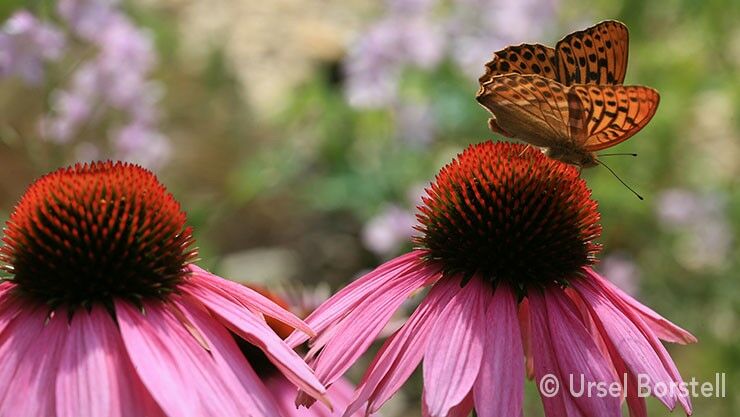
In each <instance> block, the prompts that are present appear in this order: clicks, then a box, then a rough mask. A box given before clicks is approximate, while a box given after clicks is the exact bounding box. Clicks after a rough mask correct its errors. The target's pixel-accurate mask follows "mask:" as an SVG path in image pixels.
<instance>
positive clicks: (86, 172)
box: [0, 162, 325, 417]
mask: <svg viewBox="0 0 740 417" xmlns="http://www.w3.org/2000/svg"><path fill="white" fill-rule="evenodd" d="M185 222H186V217H185V213H183V212H182V211H181V210H180V205H179V204H178V203H177V202H176V201H175V199H174V198H173V197H172V195H171V194H170V193H169V192H167V190H166V189H165V188H164V186H162V185H161V184H160V183H159V182H158V181H157V178H156V177H155V176H154V175H153V174H152V173H150V172H149V171H146V170H144V169H143V168H140V167H137V166H134V165H130V164H124V163H115V164H114V163H111V162H105V163H93V164H90V165H75V166H74V167H71V168H66V169H61V170H58V171H56V172H53V173H51V174H48V175H46V176H44V177H42V178H41V179H39V180H38V181H36V182H35V183H34V184H33V185H31V186H30V187H29V189H28V190H27V191H26V193H25V195H24V196H23V198H22V199H21V200H20V202H19V203H18V205H17V206H16V208H15V211H14V212H13V214H12V215H11V217H10V220H9V221H8V223H7V228H6V231H5V237H4V239H3V241H4V243H5V245H4V246H3V247H2V248H0V264H2V266H3V269H5V270H6V271H7V272H9V273H10V274H11V277H10V278H9V279H7V280H6V281H5V282H2V283H1V284H0V358H2V359H0V360H1V361H2V366H0V415H3V416H6V415H7V416H28V417H35V416H39V417H49V416H74V417H81V416H132V417H134V416H137V417H138V416H147V417H149V416H218V417H222V416H257V417H261V416H280V411H279V410H278V409H277V407H276V406H275V405H274V404H273V403H272V402H270V401H269V399H268V398H269V395H267V389H266V388H265V386H264V384H263V383H262V382H261V381H260V379H259V377H258V376H257V375H256V373H255V371H254V370H253V369H252V367H251V366H250V365H249V364H248V363H247V361H246V360H245V359H244V356H243V355H242V354H241V352H240V351H239V348H238V347H237V344H236V342H235V337H236V338H237V339H244V340H246V341H248V342H249V343H251V344H253V345H254V346H257V347H258V348H259V349H260V350H261V351H262V352H264V354H265V356H266V357H267V358H268V359H269V361H270V362H271V363H273V364H274V366H275V367H276V368H278V369H279V370H280V372H282V373H283V374H284V375H285V377H286V378H287V379H288V380H290V381H291V382H293V383H294V384H295V385H297V386H298V387H300V389H302V390H305V391H306V392H308V393H309V395H311V396H314V397H317V398H319V399H321V400H322V401H324V400H325V399H324V398H323V395H324V392H325V389H324V388H323V387H322V385H321V384H320V383H319V382H318V380H317V379H316V377H315V376H314V375H313V373H312V371H311V370H310V368H309V367H308V366H307V365H306V364H305V363H304V362H303V361H302V360H301V359H300V357H298V356H297V355H296V354H295V353H294V352H293V350H291V349H290V348H289V347H288V346H287V345H286V344H285V343H283V342H282V340H281V339H280V338H279V337H278V336H277V335H276V334H275V333H274V332H273V331H272V330H271V329H270V327H269V326H268V325H267V324H266V323H265V320H264V318H263V316H262V314H265V315H267V316H272V317H274V318H276V319H278V320H280V321H283V322H285V323H287V324H288V325H290V326H293V327H295V328H297V329H299V330H301V331H305V332H307V333H309V334H310V333H311V329H310V328H308V326H306V325H305V323H303V322H302V321H301V320H299V319H298V318H297V317H295V316H294V315H292V314H290V313H288V312H287V311H285V310H284V309H282V308H280V307H279V306H278V305H276V304H275V303H274V302H272V301H270V300H268V299H267V298H265V297H263V296H261V295H259V294H258V293H256V292H255V291H252V290H249V289H247V288H244V287H242V286H240V285H238V284H236V283H232V282H229V281H227V280H224V279H222V278H219V277H216V276H214V275H211V274H210V273H208V272H206V271H204V270H203V269H200V268H198V267H197V266H195V265H192V264H190V262H191V261H192V260H193V259H194V257H195V255H196V251H195V250H193V249H191V245H192V243H193V239H192V235H191V230H190V228H186V227H185ZM233 335H235V336H233Z"/></svg>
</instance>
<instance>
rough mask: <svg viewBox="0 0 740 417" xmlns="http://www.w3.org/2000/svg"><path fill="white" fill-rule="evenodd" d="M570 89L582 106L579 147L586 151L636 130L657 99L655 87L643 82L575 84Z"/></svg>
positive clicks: (616, 141)
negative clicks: (582, 128)
mask: <svg viewBox="0 0 740 417" xmlns="http://www.w3.org/2000/svg"><path fill="white" fill-rule="evenodd" d="M571 91H572V92H573V93H574V94H576V95H577V96H578V97H579V98H580V101H581V105H582V107H583V111H584V116H585V118H584V120H585V121H586V122H587V123H586V136H587V137H586V139H585V141H584V142H583V147H584V148H585V149H586V150H588V151H590V152H593V151H598V150H601V149H605V148H609V147H611V146H614V145H616V144H618V143H620V142H623V141H625V140H627V139H628V138H630V137H631V136H632V135H634V134H635V133H637V132H639V131H640V130H641V129H642V128H643V127H645V125H646V124H647V123H648V122H649V121H650V119H652V117H653V115H654V114H655V111H656V110H657V108H658V103H659V102H660V96H659V95H658V92H657V91H656V90H654V89H652V88H650V87H643V86H622V85H615V86H610V85H599V86H596V85H575V86H573V87H571Z"/></svg>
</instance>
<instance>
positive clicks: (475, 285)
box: [422, 277, 491, 417]
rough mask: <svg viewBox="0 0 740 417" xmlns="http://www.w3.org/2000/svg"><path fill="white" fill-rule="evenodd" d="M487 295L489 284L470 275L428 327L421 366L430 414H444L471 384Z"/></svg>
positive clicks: (477, 365) (478, 360) (478, 362)
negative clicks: (428, 337) (429, 334)
mask: <svg viewBox="0 0 740 417" xmlns="http://www.w3.org/2000/svg"><path fill="white" fill-rule="evenodd" d="M455 281H457V280H455ZM490 299H491V287H490V286H489V285H488V284H487V283H485V282H483V280H482V279H480V278H479V277H473V279H471V280H470V282H468V283H467V284H466V285H465V286H464V287H462V288H461V289H460V290H459V291H458V293H457V294H455V295H454V296H453V297H452V299H451V300H450V301H449V303H448V304H447V307H445V309H444V310H443V311H442V313H440V314H439V316H438V318H437V320H436V322H435V324H434V326H433V327H432V330H431V336H430V337H431V339H430V340H429V344H428V345H427V350H426V352H425V354H424V364H423V367H422V368H423V370H424V391H425V392H426V394H427V396H426V404H427V407H428V408H429V414H430V415H431V416H433V417H444V416H447V414H448V413H449V411H450V409H451V408H452V407H454V406H455V405H457V404H460V402H461V401H462V400H463V399H464V398H465V396H466V395H468V393H469V392H470V390H471V388H472V387H473V383H474V382H475V379H476V377H477V376H478V371H479V369H480V366H481V360H482V357H483V346H484V345H485V335H486V329H487V328H488V325H487V323H486V321H485V320H486V308H487V306H488V304H487V303H488V301H489V300H490Z"/></svg>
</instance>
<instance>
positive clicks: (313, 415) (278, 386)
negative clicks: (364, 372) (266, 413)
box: [265, 374, 363, 417]
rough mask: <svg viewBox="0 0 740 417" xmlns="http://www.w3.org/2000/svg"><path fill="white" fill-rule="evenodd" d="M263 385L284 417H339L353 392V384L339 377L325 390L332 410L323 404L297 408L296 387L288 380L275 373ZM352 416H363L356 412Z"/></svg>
mask: <svg viewBox="0 0 740 417" xmlns="http://www.w3.org/2000/svg"><path fill="white" fill-rule="evenodd" d="M265 385H266V386H267V389H268V390H269V391H270V394H271V395H272V398H273V399H274V401H275V403H276V405H277V406H278V408H279V409H280V411H281V412H282V415H283V416H284V417H340V416H341V415H342V410H344V408H345V407H347V404H349V402H350V399H351V397H352V393H353V392H354V386H353V385H352V384H351V383H350V382H349V381H347V380H346V379H344V378H339V379H338V380H336V382H334V384H332V386H331V387H329V388H328V389H327V391H326V396H327V398H329V400H330V401H331V403H332V404H333V405H334V411H332V410H330V409H328V408H327V407H325V406H323V405H321V406H317V407H311V408H298V409H297V408H296V407H295V405H294V400H295V394H296V389H295V386H294V385H293V384H292V383H290V381H288V380H287V379H285V378H284V377H283V376H282V375H279V374H276V375H272V376H270V377H269V378H268V379H267V380H266V381H265ZM353 417H363V416H362V415H361V414H360V413H357V414H356V415H355V416H353Z"/></svg>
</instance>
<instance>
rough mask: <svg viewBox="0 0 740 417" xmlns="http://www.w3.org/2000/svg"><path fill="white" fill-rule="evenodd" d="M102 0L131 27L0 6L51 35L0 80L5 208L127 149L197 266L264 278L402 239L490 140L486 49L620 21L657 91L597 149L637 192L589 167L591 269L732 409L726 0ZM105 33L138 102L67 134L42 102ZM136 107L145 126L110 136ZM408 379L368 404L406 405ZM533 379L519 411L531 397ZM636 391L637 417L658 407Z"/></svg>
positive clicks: (733, 294)
mask: <svg viewBox="0 0 740 417" xmlns="http://www.w3.org/2000/svg"><path fill="white" fill-rule="evenodd" d="M62 3H63V2H60V5H61V4H62ZM67 3H69V2H67ZM82 3H88V4H89V5H94V3H95V2H94V1H93V0H87V1H86V2H82ZM103 3H105V2H103ZM112 4H113V6H110V7H113V8H114V9H115V12H116V13H119V14H120V15H121V16H123V17H122V18H123V19H125V21H126V22H128V23H127V24H129V26H130V27H128V29H127V30H130V33H133V34H138V35H137V36H139V37H140V39H139V43H138V44H135V45H130V44H128V43H127V42H128V41H129V39H128V38H127V36H128V35H127V34H128V33H129V32H126V31H125V30H124V31H122V32H121V33H122V34H121V36H120V37H119V38H115V39H104V40H100V39H97V38H96V37H95V36H94V34H93V35H91V34H85V32H84V30H80V28H79V26H76V25H80V24H81V23H80V21H73V20H71V18H70V17H69V16H67V15H64V13H63V12H60V11H59V10H58V9H57V5H56V4H55V3H53V2H50V1H30V2H29V1H23V0H5V1H3V2H2V4H0V18H1V19H0V20H2V21H5V20H6V19H8V18H10V17H11V16H12V15H13V14H14V13H15V12H16V11H17V10H19V9H21V8H25V9H26V10H29V11H30V12H31V13H33V14H34V15H35V16H37V17H38V19H39V20H40V21H43V22H48V23H49V24H50V25H54V27H56V29H55V30H57V31H58V32H59V34H60V35H61V36H63V37H64V38H65V39H66V40H65V47H64V53H63V54H62V55H61V56H58V57H53V58H50V59H44V61H43V63H42V67H43V75H42V77H41V78H40V79H39V80H36V81H34V82H29V81H28V80H24V79H23V77H20V76H18V74H4V76H3V77H2V79H0V220H2V221H4V220H5V219H6V218H7V216H8V214H9V212H10V211H11V210H12V208H13V205H14V203H15V201H17V199H18V198H19V197H20V195H21V194H22V193H23V190H24V189H25V187H26V186H27V185H28V184H29V183H30V182H31V181H32V180H33V179H34V178H36V177H37V176H39V175H40V174H43V173H45V172H48V171H51V170H54V169H56V168H58V167H60V166H63V165H67V164H70V163H73V162H75V161H78V160H87V159H89V158H91V157H92V158H125V159H130V160H134V161H140V162H143V163H145V164H146V165H148V166H150V167H151V168H152V169H154V170H155V171H156V172H157V173H158V174H159V176H160V178H161V179H162V181H163V182H164V183H165V184H166V185H167V186H168V187H169V189H170V190H171V191H172V192H173V193H174V194H175V196H176V197H177V198H178V199H179V201H180V202H181V203H182V204H183V207H184V209H185V210H186V211H187V212H188V214H189V221H190V223H191V224H192V225H193V226H194V227H195V230H196V238H197V244H198V246H199V247H200V252H201V259H202V261H201V264H202V265H204V266H206V267H209V268H211V269H213V270H214V271H216V272H218V273H220V274H223V275H225V276H227V277H229V278H232V279H235V280H240V281H256V282H263V283H265V284H266V285H268V286H279V285H284V284H285V283H287V282H301V283H303V284H304V285H306V286H308V287H311V286H313V285H317V284H319V283H321V282H327V283H328V284H329V285H330V286H331V287H332V288H338V287H340V286H341V285H343V283H346V282H348V281H349V280H350V279H352V278H353V277H355V276H357V275H358V274H359V273H361V272H362V271H365V270H367V269H370V268H373V267H374V266H377V265H378V264H379V263H381V262H382V261H384V260H386V259H389V258H391V257H393V256H395V255H398V254H400V253H402V252H404V251H406V250H408V249H409V248H410V247H411V246H410V243H409V237H410V236H411V235H412V234H413V230H412V229H411V227H412V226H413V215H414V206H415V204H416V203H417V201H418V199H419V196H420V194H421V192H422V190H423V187H425V186H426V185H427V184H428V182H429V181H430V180H431V179H432V178H433V176H434V175H435V173H436V171H437V170H438V169H439V168H440V167H441V166H442V165H443V164H445V163H446V162H448V161H449V160H450V159H451V158H452V157H453V156H454V155H455V154H456V153H458V152H460V151H461V150H462V149H463V148H464V147H465V146H467V145H468V144H471V143H476V142H480V141H483V140H487V139H500V138H496V137H495V136H494V135H492V134H491V133H490V132H489V131H488V129H487V126H486V120H487V117H488V114H487V112H486V111H485V110H484V109H482V108H481V107H480V106H478V104H477V103H476V102H475V100H474V95H475V92H476V90H477V81H476V79H477V76H478V75H480V74H482V72H483V71H482V69H483V64H484V63H485V62H486V61H487V60H488V59H489V57H490V56H491V53H492V52H493V51H494V50H497V49H501V48H503V47H504V46H506V45H507V44H510V43H512V44H518V43H521V42H540V43H544V44H548V45H554V44H555V42H556V41H557V40H559V39H560V38H561V37H562V36H564V35H565V34H567V33H570V32H572V31H574V30H578V29H582V28H585V27H587V26H590V25H592V24H594V23H596V22H598V21H601V20H604V19H618V20H621V21H622V22H624V23H626V24H627V26H628V27H629V29H630V57H629V66H628V73H627V80H626V84H644V85H648V86H651V87H654V88H656V89H658V90H659V91H660V93H661V103H660V107H659V109H658V112H657V114H656V116H655V117H654V119H653V120H652V122H651V123H650V124H649V125H648V126H647V127H646V128H644V129H643V130H642V131H641V132H640V133H639V134H637V135H636V136H635V137H633V138H632V139H630V140H628V141H627V142H624V143H623V144H620V145H619V146H617V147H615V148H613V149H614V151H617V152H618V151H622V152H637V153H638V154H639V156H638V157H637V158H630V157H614V158H611V159H608V162H609V164H610V166H611V167H612V168H613V169H614V170H615V171H616V172H617V173H619V174H620V176H621V177H622V178H623V179H624V180H625V181H627V182H628V183H629V184H631V185H632V186H634V187H635V188H636V189H637V190H638V192H640V193H641V194H642V195H643V196H644V197H645V201H639V200H638V199H636V198H635V197H634V196H633V195H632V194H631V193H630V192H629V191H628V190H626V189H625V188H624V187H623V186H621V185H620V184H619V183H618V182H617V180H616V179H615V178H613V177H612V176H611V175H610V174H609V173H608V172H607V171H606V170H605V169H603V168H594V169H590V170H587V171H584V174H583V175H584V177H585V178H586V179H587V181H588V184H589V186H590V187H591V188H592V189H593V195H594V197H595V198H596V199H597V200H598V202H599V205H600V209H601V213H602V223H603V226H604V233H603V236H602V238H601V240H600V241H601V243H603V245H604V251H603V253H602V255H601V259H602V262H601V264H600V265H599V266H598V269H600V270H601V271H602V272H603V273H604V274H605V275H606V276H607V277H608V278H610V279H612V280H613V281H615V282H617V283H618V285H620V286H621V287H622V288H624V289H626V290H627V291H628V292H630V293H632V294H634V295H635V296H636V297H637V298H638V299H640V300H641V301H643V302H645V303H646V304H647V305H649V306H651V307H653V308H654V309H655V310H657V311H658V312H660V313H662V314H663V315H665V316H666V317H668V318H669V319H671V320H673V321H674V322H676V323H678V324H679V325H681V326H683V327H685V328H686V329H688V330H690V331H692V332H693V333H694V334H695V335H696V336H697V337H698V338H699V343H698V344H695V345H692V346H670V347H669V349H670V351H671V353H672V355H673V356H674V358H675V359H676V362H677V364H678V366H679V369H680V370H681V373H682V375H683V376H684V377H685V378H686V379H690V378H691V377H696V378H697V379H698V380H700V381H713V380H714V375H715V373H726V374H727V397H726V398H696V399H694V409H695V415H698V416H735V415H738V414H739V413H740V396H738V394H739V393H740V389H739V388H738V386H739V385H738V384H740V332H739V331H738V326H739V325H740V317H739V315H738V312H739V311H740V282H738V281H739V280H740V276H739V274H738V271H739V270H740V248H739V247H738V245H737V238H736V237H737V233H738V230H739V229H740V187H738V175H739V174H740V119H739V118H738V114H740V25H738V23H740V2H738V1H734V0H708V1H699V0H668V1H660V2H658V1H639V0H625V1H621V2H620V1H607V0H599V1H592V2H575V1H568V0H561V1H555V0H552V1H534V0H527V1H522V2H519V1H517V0H508V1H504V0H455V1H453V0H445V1H432V0H428V1H425V0H394V1H390V2H388V3H381V2H376V1H372V0H347V1H342V0H321V1H313V2H304V1H300V0H265V1H262V2H257V1H253V0H241V1H239V0H215V1H188V0H137V1H128V2H123V3H119V4H117V3H116V2H112ZM60 7H61V6H60ZM91 7H92V6H91ZM4 30H5V31H6V32H7V31H8V30H9V26H8V24H6V26H5V29H4ZM11 32H12V30H11ZM116 42H118V43H116ZM122 45H123V46H122ZM126 47H130V48H129V49H126ZM106 48H109V49H110V50H111V51H114V52H115V51H117V50H116V49H115V48H122V49H123V50H124V53H122V56H121V57H118V58H117V59H118V60H113V61H111V62H108V64H109V65H110V66H111V68H108V69H106V71H108V72H109V75H110V74H113V76H112V78H109V79H107V80H105V79H103V80H102V81H100V84H96V87H95V88H97V89H104V88H108V87H110V84H111V83H116V82H117V80H118V79H119V78H117V77H120V76H121V75H119V72H120V73H123V74H124V75H125V73H126V71H129V70H130V68H129V64H130V65H132V66H133V65H135V64H134V63H135V62H139V61H137V60H141V62H143V63H142V64H141V68H140V70H139V73H138V75H137V77H139V78H140V79H143V80H144V81H145V82H144V83H143V84H142V83H138V81H136V80H135V81H136V82H134V81H132V85H131V86H130V87H126V90H125V91H124V93H127V92H138V93H139V94H142V97H143V98H142V97H139V99H140V100H142V101H141V102H142V103H144V104H138V103H139V102H136V103H134V104H131V105H129V104H126V105H123V104H120V103H118V104H116V103H115V102H107V101H106V100H105V99H100V100H98V101H95V102H94V104H93V105H90V103H88V106H87V108H86V109H87V113H92V115H91V114H87V113H86V114H84V115H82V116H80V115H78V117H79V118H80V120H78V123H77V124H76V125H74V126H73V128H71V131H70V132H71V133H70V132H68V133H67V136H66V137H62V136H64V135H62V136H59V137H56V138H54V137H53V136H54V135H53V134H49V133H48V132H47V133H44V128H43V126H46V125H44V123H45V122H44V120H52V119H53V120H56V121H57V122H59V119H60V118H63V117H72V116H73V115H74V112H73V110H74V109H75V108H76V107H73V106H72V104H70V103H73V102H72V101H71V100H67V101H65V100H64V99H63V98H64V97H65V96H64V94H63V93H64V92H65V91H67V92H70V91H71V92H72V93H74V92H75V91H77V90H80V89H83V88H82V87H80V86H79V85H77V84H75V83H81V82H83V81H84V80H83V78H84V77H80V78H79V80H78V79H77V78H75V77H76V76H75V74H77V73H79V72H80V71H81V68H83V67H84V66H85V65H86V64H87V63H90V62H91V61H92V60H94V59H95V57H96V56H97V55H96V54H101V50H106ZM146 60H149V61H146ZM144 61H146V62H144ZM93 64H94V65H101V66H102V65H104V64H105V63H100V62H98V63H93ZM137 80H138V79H137ZM139 81H141V80H139ZM137 83H138V84H137ZM75 89H77V90H75ZM93 90H94V89H93ZM153 91H155V92H156V94H149V93H151V92H153ZM78 92H79V91H78ZM72 95H73V94H72ZM83 95H84V94H83ZM86 97H88V98H89V94H88V96H86ZM96 97H98V96H96ZM101 97H104V96H101ZM98 98H100V97H98ZM77 104H78V105H82V104H80V103H77ZM65 106H66V107H65ZM106 106H108V107H106ZM90 109H92V110H94V111H92V112H91V111H90ZM137 111H141V112H142V113H145V114H143V115H142V114H136V113H137ZM155 112H156V117H149V116H151V115H152V114H154V113H155ZM132 120H133V121H136V123H140V124H144V125H145V126H146V127H147V129H149V130H148V131H147V134H148V135H149V136H147V135H145V134H144V135H140V136H136V135H135V134H133V133H132V134H131V135H129V136H126V135H123V134H122V133H121V129H123V128H125V127H126V126H129V125H130V124H131V123H134V122H133V121H132ZM142 120H143V121H142ZM137 126H139V125H137ZM137 132H138V133H141V132H140V131H137ZM117 135H118V136H117ZM152 138H153V139H152ZM150 139H151V140H156V141H157V142H156V143H157V148H156V149H157V150H158V151H157V152H154V151H153V148H152V147H153V145H151V143H153V142H148V140H150ZM359 369H360V368H358V372H359ZM419 384H420V378H418V377H416V379H414V380H413V382H412V383H410V384H408V385H407V388H406V389H405V392H404V395H401V396H399V397H398V398H397V399H396V400H395V401H393V402H392V404H390V405H389V406H388V407H387V411H385V413H384V414H385V415H387V416H401V415H411V416H413V415H418V414H419V408H418V398H419V395H420V392H419V391H420V388H419V386H420V385H419ZM529 385H530V386H528V392H527V396H526V401H527V405H526V408H525V415H527V416H540V415H542V411H541V406H540V401H539V398H538V397H537V395H536V392H535V390H534V386H533V385H532V384H529ZM648 403H649V406H650V410H651V411H650V415H651V416H663V415H669V414H670V413H669V412H668V411H666V410H665V409H664V408H663V407H662V406H659V404H658V401H656V400H649V401H648Z"/></svg>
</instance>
